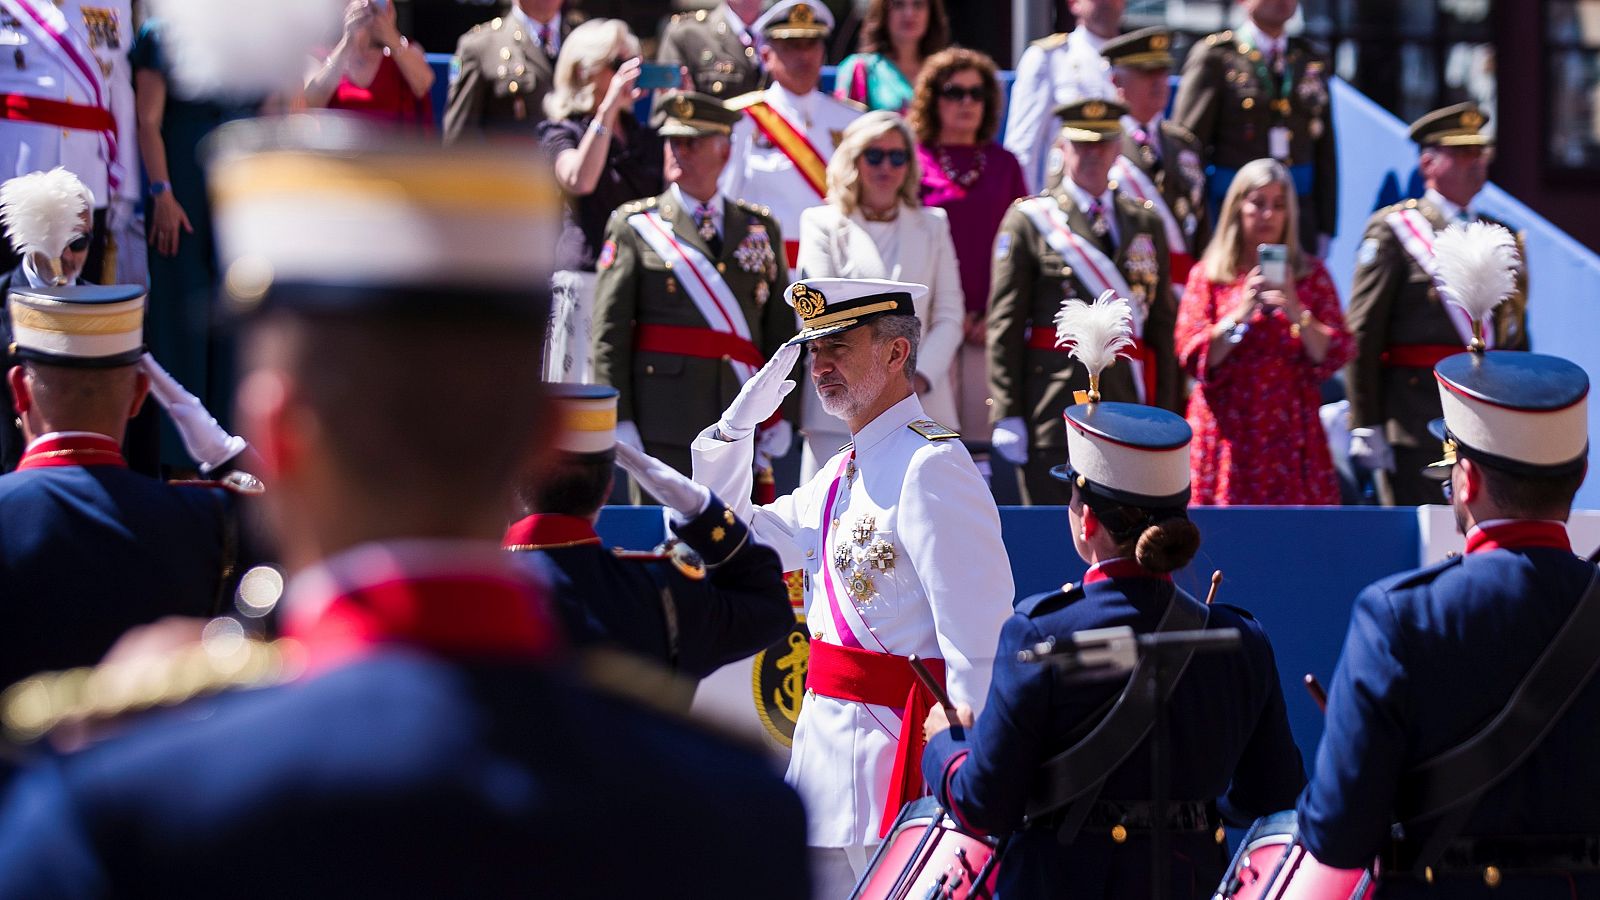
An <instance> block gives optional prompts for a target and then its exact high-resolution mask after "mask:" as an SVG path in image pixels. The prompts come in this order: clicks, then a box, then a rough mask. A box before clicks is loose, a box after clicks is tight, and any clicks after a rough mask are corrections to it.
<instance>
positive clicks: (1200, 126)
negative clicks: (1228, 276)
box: [1172, 0, 1339, 256]
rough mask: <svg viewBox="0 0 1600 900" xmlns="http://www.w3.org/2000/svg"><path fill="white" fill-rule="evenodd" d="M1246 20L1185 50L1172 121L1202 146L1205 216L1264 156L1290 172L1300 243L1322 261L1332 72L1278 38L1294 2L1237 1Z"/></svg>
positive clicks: (1333, 176)
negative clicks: (1297, 208)
mask: <svg viewBox="0 0 1600 900" xmlns="http://www.w3.org/2000/svg"><path fill="white" fill-rule="evenodd" d="M1241 2H1242V4H1243V5H1244V7H1245V9H1246V11H1247V12H1248V13H1249V18H1248V19H1247V20H1246V21H1245V23H1244V24H1243V25H1242V26H1240V27H1239V29H1238V30H1237V31H1221V32H1218V33H1216V34H1213V35H1211V36H1209V37H1207V38H1206V39H1205V40H1203V41H1200V42H1198V43H1196V44H1195V45H1194V48H1193V49H1191V50H1190V51H1189V58H1188V60H1187V61H1185V62H1184V64H1183V78H1182V79H1181V80H1180V81H1179V82H1178V100H1177V103H1176V104H1175V105H1174V107H1173V113H1172V118H1173V119H1174V120H1176V121H1177V123H1178V124H1179V125H1182V126H1183V127H1185V128H1187V129H1189V130H1190V131H1192V132H1194V134H1195V136H1196V137H1198V138H1199V139H1200V143H1201V145H1202V146H1203V147H1204V148H1205V162H1206V173H1205V174H1206V182H1207V189H1208V190H1209V192H1210V199H1211V204H1212V207H1213V209H1215V207H1217V206H1218V205H1220V204H1221V203H1222V197H1223V195H1224V194H1226V193H1227V192H1228V185H1229V184H1232V183H1233V176H1234V174H1235V173H1237V172H1238V171H1239V167H1240V166H1242V165H1244V164H1245V163H1247V162H1250V161H1251V160H1253V159H1262V158H1265V157H1271V158H1272V159H1276V160H1278V161H1279V162H1281V163H1283V164H1284V165H1285V166H1288V167H1289V173H1290V175H1291V176H1292V177H1293V178H1294V185H1295V193H1297V194H1299V199H1300V240H1301V243H1302V244H1303V245H1304V246H1305V249H1306V250H1307V251H1308V252H1311V253H1314V254H1316V255H1317V256H1326V255H1327V246H1328V242H1329V241H1330V240H1332V238H1333V235H1334V233H1335V231H1336V225H1337V223H1338V215H1339V162H1338V157H1337V155H1336V154H1335V150H1334V147H1335V145H1334V140H1333V101H1332V98H1331V96H1330V95H1329V93H1328V79H1329V77H1330V76H1331V75H1332V73H1333V68H1332V66H1331V65H1330V64H1329V62H1328V58H1327V56H1326V55H1324V54H1323V53H1322V52H1321V51H1319V50H1317V49H1316V48H1315V47H1314V46H1313V45H1312V43H1311V42H1310V41H1308V40H1306V39H1305V38H1302V37H1289V36H1287V35H1285V34H1284V30H1283V29H1284V25H1285V24H1286V23H1287V22H1288V21H1289V19H1290V18H1292V17H1293V16H1294V12H1295V8H1296V6H1298V2H1297V0H1241Z"/></svg>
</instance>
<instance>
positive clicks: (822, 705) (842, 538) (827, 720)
mask: <svg viewBox="0 0 1600 900" xmlns="http://www.w3.org/2000/svg"><path fill="white" fill-rule="evenodd" d="M926 421H927V420H926V419H925V417H924V414H923V410H922V404H921V403H919V402H918V401H917V398H916V397H915V396H910V397H907V398H906V399H904V400H902V401H900V402H899V403H897V404H895V405H894V406H892V407H890V408H889V409H888V410H887V411H885V412H884V413H883V414H882V415H880V416H878V418H876V419H874V420H872V422H870V423H869V424H868V425H867V426H866V427H865V428H863V429H861V431H860V433H858V434H856V435H855V441H854V444H853V448H852V449H851V450H847V451H841V452H840V453H839V454H838V455H836V456H835V457H834V458H833V460H831V461H830V462H829V463H828V464H827V465H826V466H824V467H823V469H822V471H821V472H819V473H818V474H817V475H816V476H815V477H813V478H812V479H811V480H810V481H808V482H806V483H805V484H803V485H801V486H800V488H799V489H798V490H796V491H795V492H794V493H793V494H790V495H788V496H786V497H781V498H779V499H778V501H777V502H776V503H773V504H771V505H768V506H764V507H760V508H758V509H755V510H753V511H752V510H751V509H750V502H749V501H748V500H740V501H739V502H737V503H735V504H733V505H734V512H735V513H736V514H738V515H739V516H740V517H741V518H745V519H747V520H748V521H749V522H750V525H751V533H752V534H753V535H754V536H755V538H756V539H757V540H760V541H761V542H762V543H765V544H768V545H769V546H771V547H773V548H774V549H775V550H777V551H778V554H779V556H780V557H782V559H783V566H784V569H785V571H793V570H796V569H799V570H801V571H803V572H804V573H805V576H804V577H805V584H806V622H807V627H808V628H809V629H810V630H811V633H812V640H813V641H828V642H830V643H839V638H838V634H837V631H836V628H835V625H834V618H833V616H832V615H831V613H830V610H829V606H828V598H827V593H826V591H825V590H824V589H823V586H822V582H821V581H820V579H821V578H822V577H824V572H823V567H824V566H833V565H835V563H836V561H837V556H836V554H842V555H847V556H849V557H851V560H850V562H849V563H848V564H847V565H846V566H845V568H846V569H847V571H846V572H844V573H843V575H844V577H843V578H840V579H839V581H836V582H835V584H841V583H846V582H848V581H849V580H850V576H851V575H852V574H862V575H865V576H867V577H868V578H870V580H871V584H872V592H871V594H870V595H869V596H867V597H866V598H865V599H864V600H858V599H856V598H855V596H854V595H853V594H852V593H851V592H850V591H844V592H842V593H841V594H839V595H838V599H839V602H840V603H842V604H852V605H853V606H854V609H855V610H856V611H857V612H858V613H859V616H860V621H861V622H863V623H864V624H865V626H866V629H867V631H868V632H869V633H868V634H858V635H856V638H857V640H859V641H860V643H861V645H862V646H863V647H866V648H869V649H872V650H874V651H878V652H887V653H892V654H896V655H900V656H904V655H906V654H910V653H915V654H917V655H918V656H923V657H937V658H940V659H943V660H944V663H945V681H946V685H947V686H948V688H949V693H950V696H951V698H952V699H953V700H954V701H955V702H957V703H967V704H970V705H971V706H972V707H973V708H974V710H977V709H979V708H980V707H981V706H982V703H983V699H984V697H985V695H986V694H987V693H988V690H989V676H990V670H991V668H992V663H993V657H994V653H995V647H996V646H997V644H998V642H999V636H1000V626H1001V625H1002V624H1003V623H1004V622H1005V620H1006V618H1007V617H1009V616H1010V614H1011V605H1012V601H1013V599H1014V597H1013V595H1014V592H1015V588H1014V585H1013V584H1012V580H1011V565H1010V562H1009V560H1008V559H1007V557H1006V549H1005V544H1004V543H1002V541H1001V538H1000V515H999V511H998V510H997V509H996V508H995V504H994V499H993V497H992V496H991V495H990V493H989V488H988V485H986V484H985V483H984V480H983V477H982V476H981V475H979V474H978V470H977V467H976V466H974V465H973V463H972V457H971V456H969V455H968V454H967V450H966V448H965V447H963V446H962V445H961V442H960V441H958V440H936V439H929V438H927V437H924V436H923V435H922V434H920V433H919V432H918V431H917V430H915V429H914V428H913V427H912V426H914V425H915V426H918V427H925V426H922V425H921V423H923V422H926ZM714 429H715V426H712V428H711V429H707V431H706V432H703V433H702V434H701V436H700V437H699V438H697V439H696V440H695V443H694V445H693V447H692V451H693V456H694V479H695V480H696V481H698V482H700V483H701V484H704V485H706V486H707V487H709V488H711V490H712V491H713V492H715V493H716V494H717V496H719V497H730V498H748V497H749V496H750V478H751V475H750V473H751V454H752V452H753V449H754V448H753V439H752V438H745V439H744V440H741V441H733V442H724V441H721V440H719V439H718V438H717V437H716V436H715V431H714ZM850 453H853V454H854V456H853V463H854V468H855V472H854V477H853V478H850V479H848V485H847V484H845V483H844V481H841V483H840V486H839V490H838V492H837V494H836V496H835V499H834V505H833V520H835V521H837V522H838V525H837V526H836V527H831V528H828V529H827V531H828V532H829V533H828V545H825V544H824V539H823V538H824V533H825V528H824V526H825V525H827V524H829V523H827V522H825V521H824V518H823V511H824V508H825V507H826V506H827V504H828V496H829V494H830V488H831V487H832V485H833V483H834V481H835V478H836V475H837V473H838V472H839V471H840V469H841V467H842V466H843V465H844V464H845V463H846V461H847V460H846V456H847V455H848V454H850ZM880 542H882V543H883V544H887V546H888V548H889V552H890V554H891V556H892V562H891V563H890V564H889V565H888V567H887V568H883V567H881V566H876V565H874V564H873V563H872V562H871V561H869V560H867V559H866V557H867V555H868V554H867V553H865V552H863V551H864V550H866V549H867V548H869V547H873V548H877V549H878V550H879V553H880V555H881V554H882V553H883V549H882V547H881V546H880ZM840 574H841V573H840V570H839V569H835V570H834V572H833V576H838V575H840ZM880 648H881V649H880ZM921 727H922V723H921V722H901V721H900V719H899V718H898V716H897V715H896V714H895V712H894V710H892V709H889V708H886V707H882V706H868V705H865V704H861V703H854V702H849V701H844V700H838V699H835V698H831V697H825V696H821V695H814V694H811V693H810V692H809V691H808V692H807V696H806V699H805V704H804V706H803V707H802V708H801V711H800V718H799V721H798V722H797V723H796V725H795V733H794V749H793V752H792V754H791V756H790V759H789V771H788V773H787V775H786V776H785V777H786V779H787V780H788V782H789V783H790V784H792V785H794V787H795V788H796V790H798V791H799V792H800V796H801V799H803V800H804V801H805V804H806V818H807V828H808V834H807V843H808V844H809V845H810V846H813V847H846V846H862V845H866V844H874V843H877V842H878V825H879V818H880V814H881V811H882V807H883V804H884V798H885V795H886V793H887V789H888V783H889V777H890V773H891V769H892V767H893V755H894V750H895V743H896V741H897V740H898V739H899V736H900V729H901V728H921Z"/></svg>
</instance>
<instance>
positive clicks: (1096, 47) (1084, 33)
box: [1067, 23, 1111, 53]
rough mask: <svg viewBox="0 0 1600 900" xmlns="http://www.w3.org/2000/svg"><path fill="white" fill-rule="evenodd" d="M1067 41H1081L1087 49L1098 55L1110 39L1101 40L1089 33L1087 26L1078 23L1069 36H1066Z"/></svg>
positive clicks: (1101, 38)
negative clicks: (1087, 46)
mask: <svg viewBox="0 0 1600 900" xmlns="http://www.w3.org/2000/svg"><path fill="white" fill-rule="evenodd" d="M1067 40H1069V41H1070V40H1079V41H1083V42H1084V43H1085V44H1088V45H1089V49H1091V50H1093V51H1094V52H1096V53H1099V52H1100V48H1101V47H1104V46H1105V45H1106V41H1109V40H1111V38H1103V37H1101V36H1100V35H1098V34H1095V33H1094V32H1092V31H1090V30H1089V26H1087V25H1084V24H1082V23H1080V24H1079V25H1078V27H1077V28H1074V29H1072V33H1071V34H1069V35H1067Z"/></svg>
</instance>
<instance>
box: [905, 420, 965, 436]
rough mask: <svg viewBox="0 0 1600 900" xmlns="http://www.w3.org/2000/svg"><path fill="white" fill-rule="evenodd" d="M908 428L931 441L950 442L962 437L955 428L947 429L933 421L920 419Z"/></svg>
mask: <svg viewBox="0 0 1600 900" xmlns="http://www.w3.org/2000/svg"><path fill="white" fill-rule="evenodd" d="M906 427H907V428H909V429H911V430H912V431H915V432H916V433H917V434H920V435H922V436H923V437H924V438H927V439H928V440H930V441H948V440H951V439H952V438H958V437H961V433H960V432H958V431H956V430H955V429H953V428H946V427H945V426H943V425H940V424H939V423H938V422H935V421H934V420H932V419H918V420H916V421H915V422H912V423H911V424H910V425H907V426H906Z"/></svg>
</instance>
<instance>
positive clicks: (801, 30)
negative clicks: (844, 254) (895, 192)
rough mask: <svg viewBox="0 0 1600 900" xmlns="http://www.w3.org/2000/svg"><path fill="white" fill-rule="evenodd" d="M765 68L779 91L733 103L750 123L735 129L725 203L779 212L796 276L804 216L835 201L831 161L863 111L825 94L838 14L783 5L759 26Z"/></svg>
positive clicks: (793, 2)
mask: <svg viewBox="0 0 1600 900" xmlns="http://www.w3.org/2000/svg"><path fill="white" fill-rule="evenodd" d="M755 27H756V28H757V30H758V31H760V33H761V37H762V45H761V65H762V67H763V68H765V69H766V71H767V72H768V73H769V74H770V75H771V76H772V86H771V87H769V88H767V89H766V90H764V91H755V92H753V93H749V94H745V95H743V96H741V97H735V98H734V99H732V100H729V101H728V108H729V109H737V110H740V111H742V112H743V113H744V114H745V115H744V117H743V118H742V119H740V120H739V122H738V124H736V125H734V126H733V155H732V157H731V158H730V159H729V160H728V166H727V168H725V169H723V171H722V181H721V190H722V195H723V196H724V197H738V198H740V199H741V200H746V201H748V202H750V203H756V204H759V205H761V206H763V207H766V208H768V209H770V210H771V211H772V217H773V218H775V219H777V220H778V227H779V228H781V229H782V230H783V244H784V250H785V251H786V252H787V254H788V258H789V267H790V268H793V267H794V264H795V258H796V257H797V256H798V255H799V251H800V211H801V210H803V209H806V208H807V207H811V206H816V205H818V204H820V203H822V202H823V200H824V199H826V197H827V195H828V177H827V168H828V160H829V159H830V158H832V156H833V148H834V146H835V145H836V144H838V142H839V137H840V135H842V134H844V130H845V128H846V127H848V126H849V125H850V123H851V122H854V121H855V120H856V117H857V116H859V115H860V114H861V112H862V109H861V107H859V106H856V105H855V104H853V103H851V102H849V101H848V100H840V99H837V98H835V97H833V96H831V95H829V94H824V93H823V92H821V91H819V90H817V85H818V84H820V83H821V82H822V60H823V43H822V42H823V40H824V39H825V38H826V37H827V36H828V33H829V32H830V31H832V29H833V14H832V13H830V12H829V11H828V8H827V7H826V6H824V5H823V4H821V3H817V2H812V0H783V2H781V3H778V4H776V5H774V6H773V7H772V8H771V9H769V10H767V12H766V14H765V15H763V16H762V17H761V18H760V19H758V20H756V26H755Z"/></svg>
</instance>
